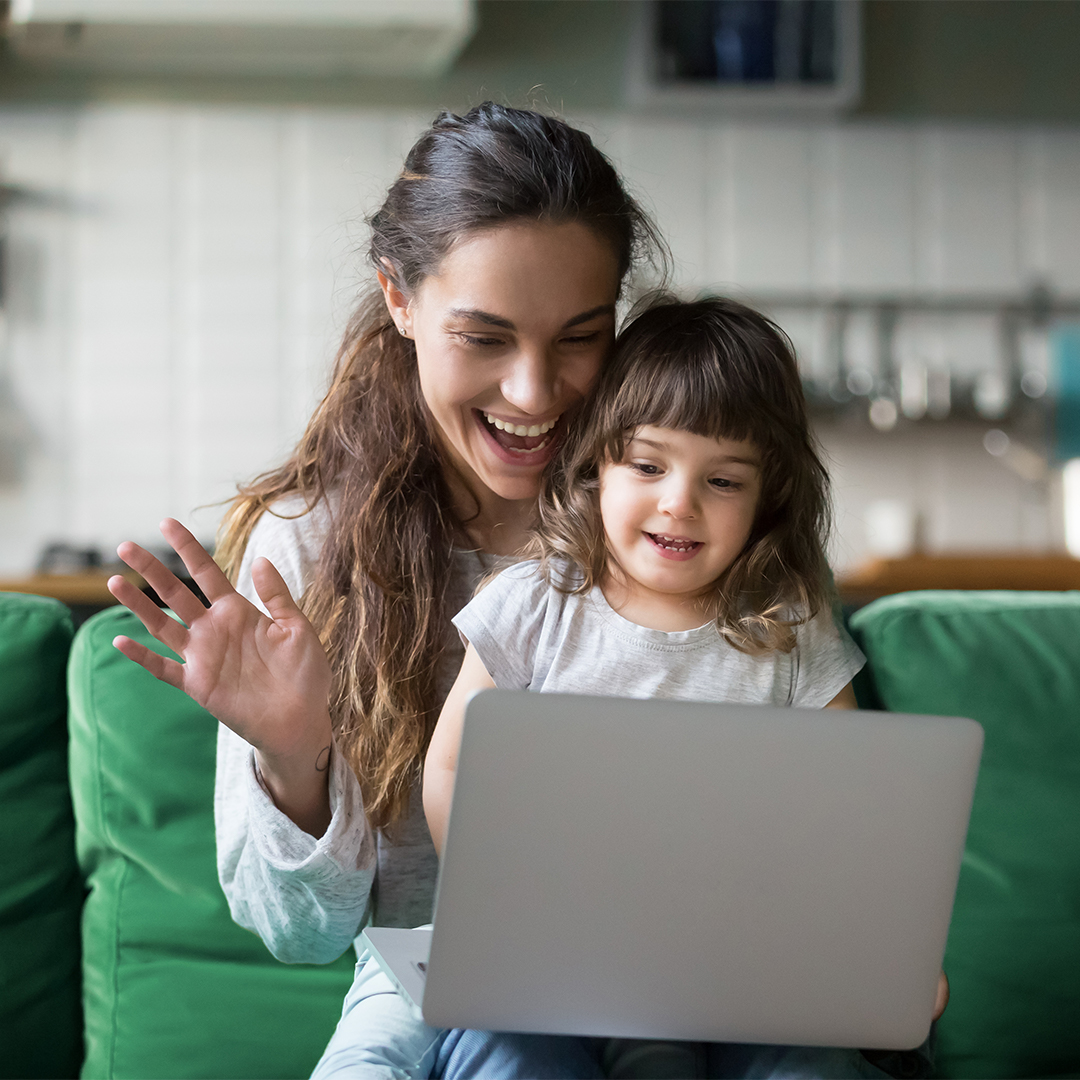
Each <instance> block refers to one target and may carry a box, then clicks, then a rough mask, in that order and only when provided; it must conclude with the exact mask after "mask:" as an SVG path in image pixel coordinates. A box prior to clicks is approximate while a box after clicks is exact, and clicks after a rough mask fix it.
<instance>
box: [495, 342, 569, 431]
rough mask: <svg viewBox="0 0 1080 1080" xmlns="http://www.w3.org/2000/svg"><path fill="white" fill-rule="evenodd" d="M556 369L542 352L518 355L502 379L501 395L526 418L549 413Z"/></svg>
mask: <svg viewBox="0 0 1080 1080" xmlns="http://www.w3.org/2000/svg"><path fill="white" fill-rule="evenodd" d="M557 383H558V370H557V367H556V365H555V364H553V363H551V362H549V360H548V357H547V356H546V355H545V354H544V352H543V351H542V350H529V351H524V350H523V351H522V352H520V353H519V354H518V355H517V356H516V357H515V358H514V359H513V361H512V362H511V364H510V367H509V369H508V370H507V372H506V374H505V375H504V376H503V379H502V386H501V389H502V396H503V397H504V398H505V399H506V401H507V402H508V403H509V404H510V405H513V406H514V407H515V408H518V409H520V410H521V411H522V412H523V413H525V414H526V415H529V416H540V415H542V414H543V413H545V412H548V411H550V409H551V407H552V405H553V404H555V401H556V397H557V389H556V388H557Z"/></svg>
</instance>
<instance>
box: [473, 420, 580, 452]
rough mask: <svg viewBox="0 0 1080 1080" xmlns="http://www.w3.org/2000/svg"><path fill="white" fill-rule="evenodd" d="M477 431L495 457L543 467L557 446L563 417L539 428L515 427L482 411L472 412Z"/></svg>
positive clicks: (523, 425)
mask: <svg viewBox="0 0 1080 1080" xmlns="http://www.w3.org/2000/svg"><path fill="white" fill-rule="evenodd" d="M473 416H474V417H475V419H476V422H477V424H478V426H479V427H480V430H481V431H482V432H483V433H484V436H485V438H486V439H487V441H488V445H489V446H491V447H492V448H493V449H494V450H495V452H496V454H497V455H498V456H499V457H500V458H501V459H502V460H503V461H505V462H508V463H510V464H514V465H546V464H547V463H548V461H550V460H551V457H552V456H553V455H554V453H555V449H556V447H557V446H558V442H559V438H558V435H559V432H558V423H559V421H560V420H561V419H562V414H560V415H559V416H556V417H554V418H553V419H551V420H544V421H543V422H541V423H539V424H535V423H534V424H527V425H526V424H516V423H514V422H513V420H503V419H501V418H500V417H497V416H492V414H491V413H488V412H484V411H483V410H481V409H473Z"/></svg>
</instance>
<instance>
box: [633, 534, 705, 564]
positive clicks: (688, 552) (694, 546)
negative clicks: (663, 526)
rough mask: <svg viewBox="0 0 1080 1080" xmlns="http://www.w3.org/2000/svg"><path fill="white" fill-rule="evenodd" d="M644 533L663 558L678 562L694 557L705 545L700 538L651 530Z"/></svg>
mask: <svg viewBox="0 0 1080 1080" xmlns="http://www.w3.org/2000/svg"><path fill="white" fill-rule="evenodd" d="M644 535H645V536H646V537H647V538H648V540H649V542H650V543H651V544H652V545H653V547H654V548H655V550H656V553H657V554H658V555H659V556H660V557H661V558H663V559H673V560H674V561H676V562H682V561H684V560H686V559H692V558H693V557H694V556H695V555H696V554H697V553H698V552H699V551H700V550H701V549H702V548H703V547H704V546H705V545H704V544H703V543H702V542H701V541H700V540H690V539H688V538H687V537H685V536H669V535H667V534H666V533H651V532H647V533H645V534H644Z"/></svg>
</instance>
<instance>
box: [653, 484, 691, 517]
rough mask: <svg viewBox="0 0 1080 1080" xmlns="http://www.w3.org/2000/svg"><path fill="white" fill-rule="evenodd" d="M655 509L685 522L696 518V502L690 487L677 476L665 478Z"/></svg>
mask: <svg viewBox="0 0 1080 1080" xmlns="http://www.w3.org/2000/svg"><path fill="white" fill-rule="evenodd" d="M657 509H658V510H659V511H660V513H662V514H668V515H669V516H670V517H673V518H681V519H684V520H685V519H687V518H693V517H696V516H697V500H696V499H695V497H694V490H693V488H692V486H691V485H690V484H689V483H687V482H686V481H685V480H683V479H682V478H681V477H679V476H677V475H672V476H669V477H667V478H666V482H665V483H664V485H663V489H662V491H661V492H660V501H659V502H658V503H657Z"/></svg>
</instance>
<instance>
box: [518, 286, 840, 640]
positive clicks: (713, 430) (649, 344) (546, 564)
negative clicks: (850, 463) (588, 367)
mask: <svg viewBox="0 0 1080 1080" xmlns="http://www.w3.org/2000/svg"><path fill="white" fill-rule="evenodd" d="M640 307H643V308H644V310H643V311H642V313H641V314H639V315H638V316H637V318H636V319H634V320H633V321H632V322H631V323H630V324H629V325H628V326H627V327H626V328H625V329H624V330H623V332H622V333H621V334H620V335H619V339H618V341H617V343H616V346H615V355H614V356H613V357H612V359H611V361H610V362H609V363H608V364H607V366H606V367H605V368H604V370H603V372H602V373H601V375H600V379H599V381H598V384H597V387H596V390H595V391H594V393H593V396H592V398H591V399H590V401H589V402H588V404H587V405H586V407H585V410H584V412H583V414H582V416H581V417H580V418H579V420H578V422H577V423H576V424H575V425H574V430H573V432H571V434H570V436H569V438H568V439H567V441H566V443H565V444H564V445H563V448H562V451H561V453H560V455H559V457H558V459H557V460H556V461H555V463H554V464H553V466H552V468H551V469H550V470H549V471H548V474H547V476H546V477H545V480H544V484H543V490H542V492H541V496H540V524H539V526H538V528H537V530H536V533H535V538H534V540H533V542H532V545H531V547H530V550H529V551H528V553H527V554H529V555H531V556H533V557H535V558H539V559H540V560H541V565H542V567H543V569H544V572H545V573H546V574H547V576H548V580H549V581H551V582H553V583H554V584H555V585H556V586H557V587H560V588H564V589H566V590H567V591H571V592H578V593H583V592H587V591H588V590H589V589H592V588H594V587H596V586H598V585H599V584H600V583H601V582H602V581H603V580H604V576H605V573H606V572H607V569H608V552H607V548H606V546H605V544H604V526H603V522H602V521H601V519H600V499H599V490H600V470H601V468H602V466H603V465H604V464H605V463H606V462H612V461H615V462H618V461H622V460H623V457H624V453H625V447H626V443H627V441H628V440H629V439H630V438H631V437H632V436H633V433H634V431H635V430H637V429H638V428H641V427H644V426H646V425H650V426H656V427H662V428H671V429H675V430H679V431H687V432H691V433H693V434H695V435H704V436H707V437H709V438H717V439H736V440H747V441H749V442H751V443H752V444H753V445H754V446H755V447H756V448H757V450H758V453H759V454H760V455H761V466H762V472H761V494H760V497H759V499H758V507H757V513H756V516H755V520H754V524H753V526H752V528H751V532H750V536H749V538H748V539H747V542H746V546H745V547H744V548H743V550H742V552H741V553H740V554H739V555H738V557H737V558H736V559H735V561H734V562H733V563H732V565H731V566H730V567H729V568H728V569H727V571H726V572H725V573H724V575H723V576H722V577H721V578H720V579H719V580H718V581H717V582H716V584H715V586H714V588H715V602H716V613H717V614H716V623H717V627H718V629H719V631H720V633H721V634H722V635H723V636H724V637H725V638H726V639H727V640H728V641H729V642H730V643H731V644H732V645H733V646H735V648H737V649H739V650H740V651H742V652H746V653H750V654H760V653H765V652H770V651H773V650H776V649H779V650H781V651H785V652H787V651H790V650H791V649H792V648H793V646H794V644H795V634H794V627H795V626H797V625H798V624H799V623H801V622H804V621H806V620H807V619H809V618H811V617H812V616H813V615H814V614H816V613H817V612H818V611H820V610H821V609H822V608H823V607H825V606H827V605H828V602H829V600H830V580H831V579H830V578H829V573H828V564H827V562H826V557H825V540H826V537H827V535H828V529H829V516H830V515H829V478H828V473H827V472H826V470H825V466H824V465H823V464H822V462H821V458H820V457H819V455H818V452H817V449H816V446H815V442H814V438H813V435H812V434H811V431H810V425H809V422H808V419H807V415H806V403H805V400H804V397H803V392H802V383H801V381H800V379H799V372H798V368H797V366H796V361H795V354H794V351H793V350H792V347H791V343H790V341H789V340H788V338H787V336H786V335H785V334H784V332H783V331H782V330H781V329H780V328H779V327H778V326H776V325H775V324H774V323H773V322H771V321H770V320H769V319H767V318H766V317H765V316H764V315H762V314H760V313H759V312H757V311H754V310H753V309H752V308H749V307H747V306H746V305H745V304H740V303H738V302H737V301H735V300H727V299H721V298H713V299H704V300H699V301H697V302H694V303H681V302H679V301H678V300H676V299H675V298H673V297H671V296H659V297H653V298H652V300H651V301H648V302H643V304H642V305H640ZM563 560H569V562H570V563H571V564H572V565H573V566H574V567H576V568H577V570H578V571H579V572H578V573H576V574H573V575H572V576H571V577H570V578H568V577H567V575H566V573H565V567H564V565H563Z"/></svg>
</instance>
